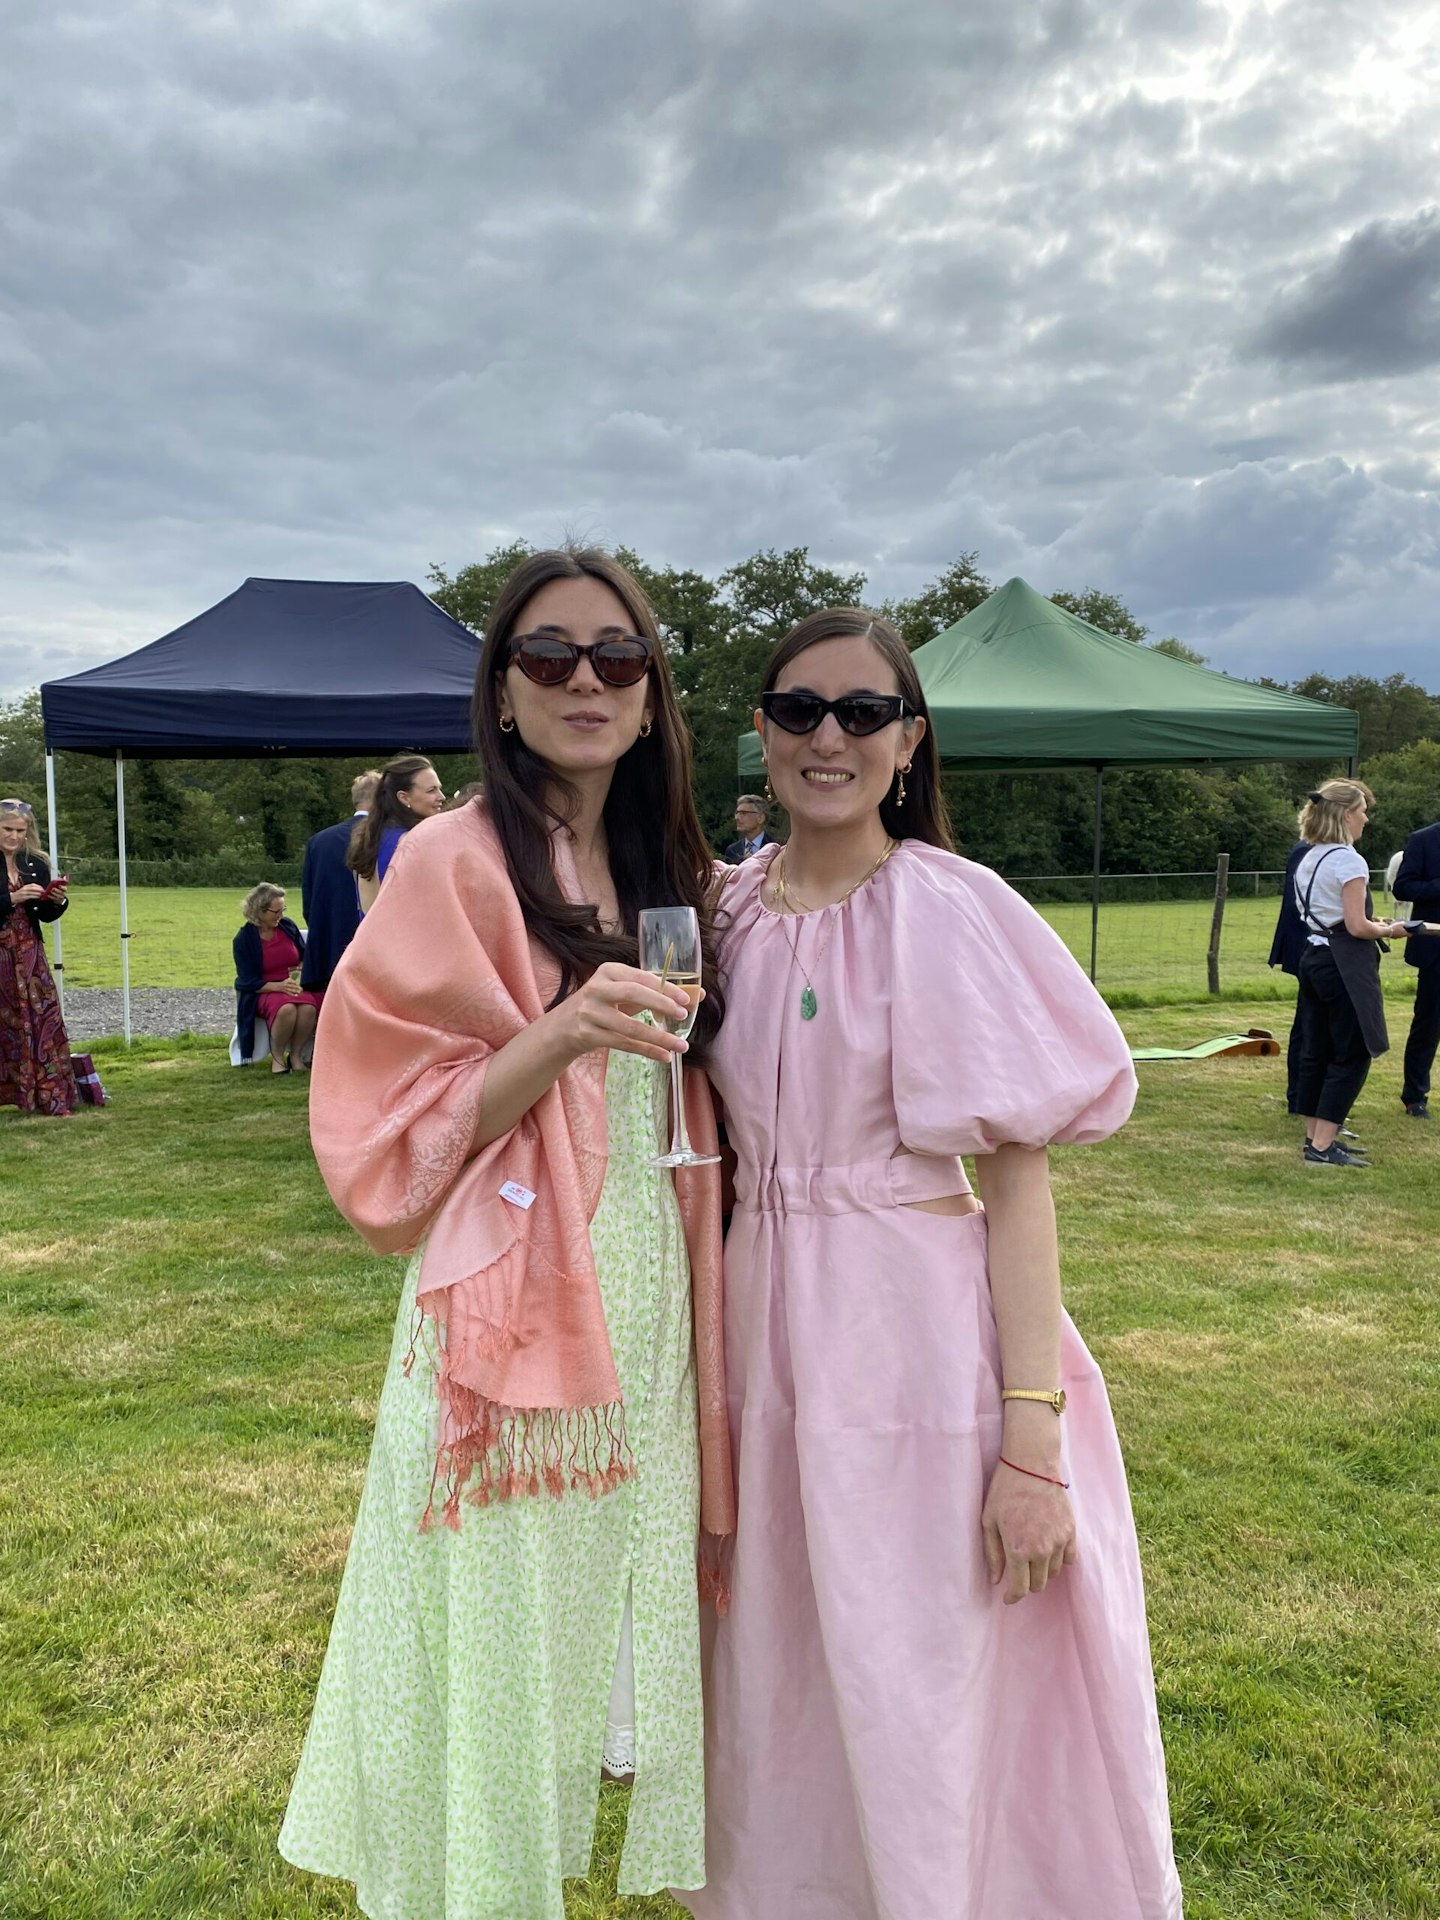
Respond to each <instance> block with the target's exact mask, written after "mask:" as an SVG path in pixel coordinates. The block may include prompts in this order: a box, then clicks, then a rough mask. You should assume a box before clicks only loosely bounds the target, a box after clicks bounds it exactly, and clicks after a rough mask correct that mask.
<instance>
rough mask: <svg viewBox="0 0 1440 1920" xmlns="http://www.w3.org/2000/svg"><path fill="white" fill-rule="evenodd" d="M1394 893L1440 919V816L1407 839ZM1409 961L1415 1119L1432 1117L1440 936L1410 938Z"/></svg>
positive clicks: (1439, 1023) (1409, 1064)
mask: <svg viewBox="0 0 1440 1920" xmlns="http://www.w3.org/2000/svg"><path fill="white" fill-rule="evenodd" d="M1395 898H1396V899H1397V900H1408V901H1409V902H1410V912H1411V914H1412V916H1413V917H1414V918H1415V919H1417V920H1429V921H1432V922H1434V921H1437V920H1440V821H1437V822H1436V823H1435V825H1434V826H1433V827H1421V829H1420V831H1419V832H1418V833H1412V834H1411V836H1410V838H1409V839H1408V840H1407V841H1406V842H1405V852H1404V855H1403V856H1402V858H1401V861H1400V870H1399V872H1398V873H1397V874H1396V875H1395ZM1405 963H1406V965H1407V966H1411V967H1414V968H1415V970H1416V972H1417V974H1418V975H1419V978H1418V979H1417V980H1416V982H1415V1012H1414V1014H1413V1015H1412V1017H1411V1020H1410V1037H1409V1039H1408V1040H1407V1041H1406V1042H1405V1080H1404V1084H1403V1086H1402V1087H1401V1089H1400V1098H1401V1100H1403V1101H1404V1103H1405V1111H1406V1113H1408V1114H1409V1116H1410V1118H1411V1119H1412V1120H1428V1119H1429V1118H1430V1105H1429V1101H1430V1069H1431V1068H1432V1067H1433V1066H1434V1064H1435V1050H1436V1047H1437V1046H1440V940H1437V939H1436V938H1435V937H1434V935H1433V934H1432V935H1430V936H1429V937H1428V938H1427V937H1425V936H1424V935H1419V936H1417V935H1414V934H1412V935H1411V937H1410V938H1409V939H1408V940H1407V941H1406V942H1405Z"/></svg>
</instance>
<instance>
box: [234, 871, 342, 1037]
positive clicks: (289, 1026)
mask: <svg viewBox="0 0 1440 1920" xmlns="http://www.w3.org/2000/svg"><path fill="white" fill-rule="evenodd" d="M240 911H241V912H242V913H243V914H244V916H245V925H244V926H243V927H241V929H240V931H239V932H238V933H237V934H236V936H235V940H234V954H235V994H236V1011H235V1029H236V1034H237V1037H238V1040H239V1051H240V1057H241V1059H242V1060H243V1061H244V1062H245V1063H246V1064H248V1063H249V1061H250V1060H251V1059H252V1058H253V1057H254V1052H255V1022H256V1020H263V1021H264V1022H265V1026H266V1029H267V1031H268V1033H269V1036H270V1071H271V1072H272V1073H308V1072H309V1071H310V1052H311V1048H312V1047H313V1045H314V1042H315V1022H316V1020H317V1019H318V1018H319V1016H320V1003H321V1001H322V1000H323V999H324V997H325V996H324V994H323V992H322V993H311V992H309V991H306V990H302V988H301V986H300V961H301V958H302V956H303V955H304V952H305V936H304V934H303V933H302V932H301V931H300V929H299V927H297V926H296V924H295V922H294V921H293V920H288V919H286V917H285V889H284V888H283V887H277V886H275V885H274V884H273V883H272V882H271V881H269V880H262V881H261V882H260V884H259V886H258V887H252V888H251V889H250V891H249V893H247V894H246V896H245V898H244V900H243V902H242V903H241V907H240ZM232 1057H233V1056H232Z"/></svg>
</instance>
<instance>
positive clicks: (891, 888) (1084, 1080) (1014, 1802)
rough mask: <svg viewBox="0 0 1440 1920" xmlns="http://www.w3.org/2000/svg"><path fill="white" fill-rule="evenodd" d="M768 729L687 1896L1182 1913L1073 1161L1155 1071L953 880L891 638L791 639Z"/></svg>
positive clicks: (963, 1912)
mask: <svg viewBox="0 0 1440 1920" xmlns="http://www.w3.org/2000/svg"><path fill="white" fill-rule="evenodd" d="M761 709H762V711H761V712H760V713H759V714H757V715H756V721H757V725H758V727H759V729H760V733H761V737H762V739H763V742H764V747H765V756H766V762H767V770H768V774H769V779H770V782H771V784H772V786H773V789H774V793H775V796H776V798H777V799H778V800H779V802H780V803H781V804H782V805H783V806H784V807H785V809H786V811H787V812H788V814H789V818H790V827H791V833H790V839H789V842H788V844H787V845H786V846H785V847H775V848H770V847H767V848H765V849H763V850H762V851H761V853H760V854H759V855H758V856H757V857H756V858H755V859H753V860H750V861H747V862H746V863H745V865H744V866H742V867H740V868H738V869H736V870H735V871H734V872H733V873H732V874H731V875H730V876H729V880H728V884H727V886H726V891H725V895H724V898H723V901H722V907H721V914H722V922H721V924H722V927H723V929H724V932H723V948H722V966H721V977H722V981H723V983H724V987H725V994H726V1014H725V1024H724V1027H723V1028H722V1030H721V1033H720V1036H719V1039H718V1040H717V1042H716V1046H715V1049H714V1052H713V1054H712V1073H713V1077H714V1080H715V1085H716V1089H717V1091H718V1092H719V1094H720V1096H721V1099H722V1101H723V1103H724V1108H725V1113H726V1118H727V1125H728V1128H729V1135H730V1141H731V1144H732V1146H733V1147H734V1148H735V1150H736V1153H737V1155H738V1162H739V1164H738V1168H737V1171H736V1177H735V1184H736V1207H735V1212H734V1217H733V1220H732V1223H731V1228H730V1234H729V1238H728V1240H727V1242H726V1257H725V1332H726V1342H725V1344H726V1365H727V1376H728V1381H729V1392H730V1412H731V1426H732V1442H733V1445H734V1447H735V1450H736V1457H737V1460H738V1463H739V1489H738V1502H739V1526H738V1531H737V1534H736V1543H735V1552H734V1564H733V1580H732V1592H733V1602H732V1605H731V1609H730V1612H729V1614H728V1617H726V1618H725V1619H723V1620H721V1621H720V1622H719V1623H718V1629H717V1636H716V1642H715V1648H714V1657H713V1666H712V1668H711V1671H710V1676H709V1688H708V1703H707V1729H706V1737H707V1760H708V1777H707V1804H708V1832H707V1844H706V1860H707V1866H708V1869H709V1874H708V1880H707V1884H706V1887H705V1889H704V1891H703V1892H699V1893H683V1894H681V1895H680V1898H681V1899H682V1900H683V1901H684V1903H685V1904H686V1905H688V1906H689V1907H690V1908H691V1910H692V1911H693V1912H694V1913H695V1914H696V1915H697V1916H701V1920H756V1916H760V1915H771V1914H774V1915H784V1916H785V1917H786V1920H821V1916H823V1920H920V1917H921V1916H928V1915H932V1914H934V1915H940V1914H943V1915H944V1916H945V1920H1021V1917H1022V1916H1025V1920H1029V1917H1030V1916H1032V1915H1033V1916H1035V1917H1036V1920H1039V1916H1041V1915H1043V1916H1045V1920H1177V1917H1178V1915H1179V1913H1180V1889H1179V1885H1178V1882H1177V1879H1176V1875H1175V1867H1174V1861H1173V1858H1172V1853H1171V1845H1170V1827H1169V1817H1168V1811H1167V1806H1166V1794H1165V1771H1164V1761H1163V1756H1162V1753H1161V1746H1160V1735H1159V1727H1158V1722H1157V1717H1156V1708H1155V1693H1154V1684H1153V1679H1152V1675H1151V1667H1150V1653H1149V1644H1148V1639H1147V1635H1146V1626H1145V1610H1144V1597H1143V1592H1142V1587H1141V1578H1140V1563H1139V1556H1138V1553H1137V1550H1136V1541H1135V1528H1134V1523H1133V1520H1132V1518H1131V1513H1130V1504H1129V1498H1128V1494H1127V1490H1126V1484H1125V1473H1124V1467H1123V1465H1122V1462H1121V1458H1120V1451H1119V1446H1118V1443H1117V1440H1116V1436H1115V1427H1114V1422H1113V1420H1112V1418H1111V1415H1110V1408H1109V1404H1108V1401H1107V1399H1106V1394H1105V1386H1104V1382H1103V1381H1102V1379H1101V1377H1100V1374H1099V1372H1098V1370H1097V1368H1096V1366H1095V1363H1094V1361H1093V1360H1092V1359H1091V1358H1090V1356H1089V1354H1088V1353H1087V1352H1086V1350H1085V1347H1084V1345H1083V1343H1082V1341H1081V1339H1080V1336H1079V1334H1078V1333H1077V1332H1076V1330H1075V1328H1074V1326H1073V1325H1072V1324H1071V1322H1070V1320H1069V1319H1068V1318H1067V1316H1066V1315H1065V1314H1064V1312H1063V1311H1062V1308H1061V1304H1060V1275H1059V1264H1058V1256H1057V1248H1056V1231H1055V1213H1054V1206H1053V1202H1052V1199H1051V1193H1050V1183H1049V1172H1048V1163H1047V1158H1046V1148H1047V1147H1048V1146H1049V1145H1050V1143H1052V1142H1057V1141H1078V1142H1084V1141H1095V1140H1101V1139H1103V1138H1104V1137H1105V1136H1106V1135H1107V1134H1109V1133H1111V1132H1113V1131H1114V1130H1115V1128H1117V1127H1118V1126H1120V1125H1121V1124H1122V1123H1123V1122H1124V1120H1125V1119H1126V1117H1127V1115H1128V1114H1129V1111H1130V1107H1131V1103H1132V1101H1133V1099H1134V1094H1135V1076H1134V1072H1133V1070H1132V1067H1131V1063H1130V1056H1129V1052H1128V1050H1127V1048H1126V1045H1125V1041H1124V1039H1123V1037H1122V1035H1121V1034H1120V1031H1119V1029H1118V1028H1117V1026H1116V1024H1115V1021H1114V1019H1113V1018H1112V1016H1111V1015H1110V1013H1109V1012H1108V1011H1107V1009H1106V1008H1105V1006H1104V1005H1103V1003H1102V1002H1101V1000H1100V999H1099V997H1098V995H1097V994H1096V993H1095V991H1094V989H1093V988H1092V987H1091V985H1090V983H1089V982H1088V981H1087V980H1086V979H1085V977H1084V975H1083V974H1082V973H1081V971H1080V969H1079V968H1078V967H1077V966H1076V964H1075V962H1074V961H1073V959H1072V958H1071V957H1070V955H1069V953H1068V952H1067V950H1066V949H1065V947H1064V946H1063V945H1062V943H1061V942H1060V940H1059V939H1058V938H1057V937H1056V935H1055V934H1054V933H1052V932H1051V930H1050V928H1049V927H1048V926H1047V925H1046V924H1045V922H1044V921H1043V920H1042V919H1041V918H1040V916H1039V915H1038V914H1037V913H1035V912H1034V910H1033V909H1032V908H1031V907H1029V906H1027V905H1026V904H1025V902H1024V901H1022V900H1021V899H1020V898H1019V897H1018V895H1016V894H1014V893H1012V892H1011V890H1010V889H1009V887H1007V886H1006V885H1005V883H1004V882H1003V881H1002V880H1000V879H999V878H998V877H997V876H996V875H995V874H993V873H991V872H989V871H988V870H987V869H986V868H984V867H979V866H976V865H973V864H972V863H971V862H969V861H966V860H961V859H959V858H958V857H957V856H956V854H955V853H954V852H953V851H952V850H951V841H950V832H949V827H948V823H947V822H946V819H945V814H944V806H943V801H942V798H941V794H940V789H939V760H938V756H937V753H936V750H935V741H934V736H933V734H932V733H931V731H930V727H929V721H928V717H927V714H926V708H925V700H924V696H923V693H922V691H921V688H920V682H919V677H918V675H917V673H916V670H915V665H914V662H913V661H912V660H911V658H910V656H909V654H908V653H907V651H906V649H905V646H904V644H903V642H902V641H901V640H900V638H899V636H898V634H896V632H895V631H894V629H893V628H892V627H891V626H890V625H889V624H888V623H887V622H886V621H884V620H882V619H881V618H879V617H878V616H876V615H872V614H869V613H867V612H866V611H864V610H863V609H854V608H846V609H835V610H831V611H828V612H824V613H817V614H813V615H811V616H810V617H809V618H807V619H805V620H803V621H802V622H801V623H800V624H799V626H797V627H796V628H794V629H793V630H792V632H791V633H790V634H789V635H788V636H787V637H786V639H785V640H783V641H782V642H781V643H780V646H779V647H778V648H777V649H776V651H775V653H774V655H773V656H772V659H771V662H770V668H769V672H768V674H767V676H766V681H765V690H764V693H763V696H762V700H761ZM965 1154H973V1155H974V1156H975V1167H976V1174H977V1177H978V1180H979V1186H980V1191H981V1194H982V1195H983V1200H984V1207H983V1210H982V1208H981V1205H980V1203H979V1202H978V1201H977V1199H976V1197H975V1195H974V1194H972V1192H971V1190H970V1182H969V1180H968V1178H967V1176H966V1171H965V1166H964V1163H963V1161H962V1158H961V1156H962V1155H965Z"/></svg>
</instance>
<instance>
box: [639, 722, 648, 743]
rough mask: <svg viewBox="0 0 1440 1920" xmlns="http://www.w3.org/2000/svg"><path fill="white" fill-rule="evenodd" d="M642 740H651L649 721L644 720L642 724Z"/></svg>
mask: <svg viewBox="0 0 1440 1920" xmlns="http://www.w3.org/2000/svg"><path fill="white" fill-rule="evenodd" d="M640 738H641V739H642V740H648V739H649V738H650V722H649V721H648V720H642V721H641V722H640Z"/></svg>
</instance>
